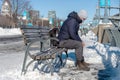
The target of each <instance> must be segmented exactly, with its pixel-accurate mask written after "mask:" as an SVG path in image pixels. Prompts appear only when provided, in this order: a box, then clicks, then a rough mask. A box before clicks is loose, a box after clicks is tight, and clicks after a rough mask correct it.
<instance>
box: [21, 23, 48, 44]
mask: <svg viewBox="0 0 120 80" xmlns="http://www.w3.org/2000/svg"><path fill="white" fill-rule="evenodd" d="M20 28H21V32H22V35H23V37H24V42H25V45H27V44H29V43H30V42H31V41H33V40H36V39H47V38H48V37H49V31H50V28H49V27H42V26H25V25H22V26H21V27H20Z"/></svg>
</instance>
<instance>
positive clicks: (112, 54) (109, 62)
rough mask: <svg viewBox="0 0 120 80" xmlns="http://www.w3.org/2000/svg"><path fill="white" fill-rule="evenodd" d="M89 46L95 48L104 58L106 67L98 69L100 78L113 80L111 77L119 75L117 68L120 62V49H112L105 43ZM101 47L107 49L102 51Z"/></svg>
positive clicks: (103, 62)
mask: <svg viewBox="0 0 120 80" xmlns="http://www.w3.org/2000/svg"><path fill="white" fill-rule="evenodd" d="M98 47H99V49H98ZM87 48H89V49H93V50H95V51H96V52H97V54H98V55H99V56H101V58H102V64H103V65H104V69H102V70H99V71H98V74H97V75H98V80H111V77H115V76H116V75H117V72H118V71H117V68H118V66H119V64H120V51H118V50H111V49H110V46H108V45H104V47H103V46H99V45H98V44H95V45H93V46H88V47H87ZM100 48H105V50H106V51H105V52H104V51H100Z"/></svg>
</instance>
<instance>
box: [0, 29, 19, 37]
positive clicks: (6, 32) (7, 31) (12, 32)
mask: <svg viewBox="0 0 120 80" xmlns="http://www.w3.org/2000/svg"><path fill="white" fill-rule="evenodd" d="M9 35H21V31H20V29H19V28H11V29H8V28H1V27H0V36H9Z"/></svg>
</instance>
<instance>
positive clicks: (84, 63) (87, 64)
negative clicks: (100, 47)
mask: <svg viewBox="0 0 120 80" xmlns="http://www.w3.org/2000/svg"><path fill="white" fill-rule="evenodd" d="M82 64H83V65H84V66H86V67H88V66H89V65H90V64H89V63H86V62H85V61H83V62H82Z"/></svg>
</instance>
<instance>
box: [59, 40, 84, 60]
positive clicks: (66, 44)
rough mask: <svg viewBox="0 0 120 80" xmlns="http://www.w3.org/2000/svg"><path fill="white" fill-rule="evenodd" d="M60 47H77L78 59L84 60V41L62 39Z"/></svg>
mask: <svg viewBox="0 0 120 80" xmlns="http://www.w3.org/2000/svg"><path fill="white" fill-rule="evenodd" d="M59 47H63V48H67V49H75V55H76V59H77V60H80V61H83V60H84V57H83V46H82V42H80V41H76V40H71V39H69V40H63V41H60V43H59Z"/></svg>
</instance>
